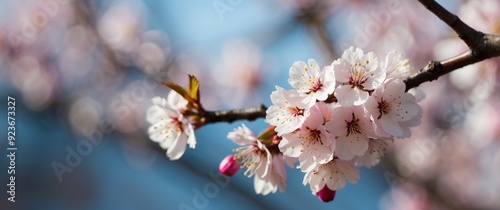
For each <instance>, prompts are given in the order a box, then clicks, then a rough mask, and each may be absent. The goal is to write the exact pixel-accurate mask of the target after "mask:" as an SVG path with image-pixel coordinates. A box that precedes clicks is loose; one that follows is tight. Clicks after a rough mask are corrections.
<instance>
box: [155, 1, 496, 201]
mask: <svg viewBox="0 0 500 210" xmlns="http://www.w3.org/2000/svg"><path fill="white" fill-rule="evenodd" d="M419 2H420V3H421V4H422V5H424V6H425V7H426V8H427V9H428V10H429V11H430V12H432V13H434V14H435V15H436V16H437V17H438V18H439V19H440V20H442V21H443V22H444V23H446V24H447V25H448V26H449V27H450V28H452V29H453V30H454V31H455V32H456V33H457V34H458V35H459V37H460V38H461V39H462V40H463V41H464V42H465V43H466V44H467V46H468V47H469V50H468V51H467V52H465V53H462V54H460V55H457V56H455V57H452V58H449V59H446V60H443V61H430V62H429V64H428V65H427V66H425V67H424V68H422V69H421V70H420V71H418V72H417V73H413V72H412V71H411V69H412V68H411V67H410V62H409V60H408V59H406V58H405V57H404V56H403V55H402V54H401V53H398V52H396V51H392V52H389V53H388V54H387V55H386V56H385V58H383V59H381V58H378V57H377V56H376V55H375V54H374V53H372V52H367V53H365V52H364V51H363V50H362V49H360V48H357V47H350V48H348V49H346V50H345V51H344V52H343V54H342V55H341V57H340V58H338V59H336V60H334V61H333V62H332V63H331V64H330V65H327V66H321V65H319V64H318V63H317V62H316V61H315V60H314V59H309V60H307V61H296V62H294V63H293V64H292V66H291V67H290V69H289V78H288V83H289V85H290V86H291V89H285V88H282V87H279V86H276V90H275V91H273V92H272V93H271V95H270V98H271V101H272V105H271V106H269V107H266V106H265V105H260V106H258V107H253V108H248V109H240V110H223V111H207V110H205V109H204V108H203V106H202V104H201V101H200V97H201V94H200V89H199V86H200V85H199V81H198V79H196V77H195V76H192V75H189V84H188V87H187V88H183V87H181V86H179V85H177V84H174V83H168V82H167V83H164V84H165V85H166V86H168V87H169V88H171V89H172V90H173V91H171V92H170V94H169V95H168V97H167V99H162V98H159V97H156V98H154V99H153V106H152V107H151V108H150V109H149V110H148V113H147V120H148V121H149V123H151V124H152V125H151V127H150V128H149V130H148V132H149V136H150V138H151V140H153V141H155V142H157V143H159V145H160V146H161V147H162V148H163V149H165V150H166V153H167V156H168V158H169V159H170V160H177V159H179V158H180V157H181V156H182V155H183V154H184V152H185V149H186V146H187V145H189V147H190V148H195V145H196V139H195V134H194V131H195V130H196V129H197V128H200V127H202V126H205V125H207V124H210V123H217V122H229V123H230V122H233V121H236V120H248V121H251V120H256V119H258V118H264V119H265V122H266V123H268V124H269V125H270V126H269V128H268V129H266V130H265V131H263V132H262V133H261V134H259V135H256V134H255V133H254V132H253V131H251V130H250V129H249V128H248V127H246V126H245V125H244V124H243V125H241V126H240V127H238V128H235V129H234V130H233V131H231V132H229V133H228V135H227V137H228V139H230V140H232V141H233V142H234V143H236V144H237V145H239V146H240V147H239V148H237V149H235V150H234V151H235V155H229V156H228V157H226V158H225V159H224V160H223V161H222V162H221V164H220V167H219V169H220V171H221V173H222V174H224V175H227V176H232V175H234V174H236V172H237V171H238V169H239V168H240V167H241V168H243V167H244V168H246V171H245V173H244V175H246V176H248V177H252V176H253V177H254V183H255V184H254V186H255V191H256V193H258V194H262V195H266V194H269V193H275V192H276V191H277V190H278V188H279V189H280V190H281V191H284V190H285V189H286V172H285V164H287V165H289V166H290V167H295V165H297V166H296V168H297V169H299V170H300V171H301V172H303V173H305V175H304V180H303V184H304V185H307V184H308V185H309V186H310V189H311V192H312V193H313V194H315V195H317V196H318V197H319V198H320V199H321V200H322V201H325V202H328V201H331V200H333V199H334V197H335V193H336V191H337V190H340V189H341V188H343V187H344V185H345V183H346V182H351V183H355V182H356V181H357V180H358V179H359V171H358V169H357V167H362V166H364V167H372V166H374V165H376V164H378V163H379V161H380V159H381V158H382V156H383V155H384V153H385V152H386V150H387V148H388V146H389V145H390V144H391V143H392V142H393V139H394V138H408V137H410V136H411V130H410V128H411V127H416V126H418V125H419V124H420V121H421V117H422V108H421V107H420V106H419V104H418V102H419V101H420V100H421V99H420V98H419V97H416V95H417V93H418V90H416V87H418V86H419V85H420V84H422V83H424V82H428V81H433V80H436V79H437V78H439V77H440V76H442V75H445V74H448V73H450V72H451V71H453V70H456V69H459V68H462V67H464V66H466V65H470V64H473V63H477V62H479V61H482V60H485V59H488V58H492V57H497V56H500V36H499V35H493V34H483V33H482V32H479V31H477V30H475V29H473V28H471V27H470V26H468V25H467V24H465V23H464V22H462V21H461V20H460V19H459V18H458V17H457V16H456V15H454V14H452V13H450V12H449V11H447V10H446V9H445V8H443V7H442V6H441V5H439V4H438V3H437V2H436V1H433V0H419ZM323 35H324V34H323ZM321 40H328V39H326V38H323V39H321ZM327 42H328V41H327ZM331 46H332V45H329V46H328V49H330V48H331ZM332 54H333V53H332Z"/></svg>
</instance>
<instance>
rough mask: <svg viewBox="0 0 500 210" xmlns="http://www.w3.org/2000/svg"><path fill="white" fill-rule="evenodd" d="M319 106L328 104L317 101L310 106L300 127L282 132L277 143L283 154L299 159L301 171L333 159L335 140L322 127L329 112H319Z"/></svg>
mask: <svg viewBox="0 0 500 210" xmlns="http://www.w3.org/2000/svg"><path fill="white" fill-rule="evenodd" d="M319 107H329V106H328V105H326V104H324V103H318V104H317V105H316V106H314V107H312V109H311V112H310V115H309V117H308V118H307V119H306V121H305V122H304V124H303V125H302V127H301V128H299V129H298V130H296V131H294V132H292V133H287V134H284V135H283V140H281V142H280V143H279V148H280V150H281V151H282V152H283V154H284V155H286V156H290V157H297V158H298V159H299V161H300V168H301V169H302V171H309V170H311V168H313V167H314V166H316V165H317V164H324V163H327V162H329V161H330V160H332V159H333V150H334V149H335V142H334V141H333V136H332V135H331V134H330V133H329V132H328V131H327V130H326V129H325V127H324V123H325V120H324V119H325V118H326V119H329V118H330V115H331V112H327V113H321V110H320V108H319ZM323 110H325V109H323ZM324 115H326V116H324Z"/></svg>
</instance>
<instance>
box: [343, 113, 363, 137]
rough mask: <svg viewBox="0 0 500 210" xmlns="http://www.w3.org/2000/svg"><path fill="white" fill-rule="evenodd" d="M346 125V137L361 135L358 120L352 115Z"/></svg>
mask: <svg viewBox="0 0 500 210" xmlns="http://www.w3.org/2000/svg"><path fill="white" fill-rule="evenodd" d="M346 123H347V136H349V135H351V134H361V131H360V128H359V119H357V118H356V116H354V113H352V120H351V121H350V122H349V121H347V120H346Z"/></svg>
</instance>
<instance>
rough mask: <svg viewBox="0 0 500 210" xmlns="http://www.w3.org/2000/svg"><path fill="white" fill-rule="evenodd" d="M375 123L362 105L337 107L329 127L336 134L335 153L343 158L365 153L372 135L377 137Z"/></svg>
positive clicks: (346, 158)
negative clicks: (374, 129)
mask: <svg viewBox="0 0 500 210" xmlns="http://www.w3.org/2000/svg"><path fill="white" fill-rule="evenodd" d="M372 124H373V123H372V122H371V121H370V119H369V117H368V116H366V114H365V113H364V110H363V108H362V107H360V106H351V107H336V108H334V109H333V111H332V120H330V121H329V122H327V123H326V127H327V129H328V130H329V131H330V132H331V133H332V134H333V135H334V136H335V141H336V147H335V153H334V154H335V155H336V156H338V157H339V158H340V159H341V160H350V159H352V158H353V157H354V156H356V155H358V156H361V155H363V154H365V152H366V150H367V149H368V141H369V139H370V137H375V133H374V132H373V125H372Z"/></svg>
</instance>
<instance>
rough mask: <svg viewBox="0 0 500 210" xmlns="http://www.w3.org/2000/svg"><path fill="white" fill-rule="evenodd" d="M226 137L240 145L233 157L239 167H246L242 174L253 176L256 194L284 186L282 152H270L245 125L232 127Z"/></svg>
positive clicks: (284, 173) (284, 172)
mask: <svg viewBox="0 0 500 210" xmlns="http://www.w3.org/2000/svg"><path fill="white" fill-rule="evenodd" d="M227 137H228V138H229V139H231V140H233V142H235V143H236V144H238V145H241V146H242V147H240V148H237V149H235V150H234V151H235V152H236V155H235V158H236V159H237V160H238V161H239V163H240V165H241V167H246V168H247V170H246V171H245V173H244V175H245V176H247V177H252V176H254V175H255V177H254V188H255V192H256V193H257V194H262V195H267V194H269V193H271V192H273V193H274V192H276V190H277V189H278V187H279V188H280V189H281V191H284V190H285V188H286V183H285V181H286V171H285V161H284V159H283V156H282V154H271V153H270V152H269V150H268V149H267V147H266V146H265V145H264V144H262V143H261V142H260V140H258V139H257V137H256V136H255V134H254V133H253V132H252V131H251V130H250V129H248V127H246V126H245V125H242V126H241V127H239V128H236V129H234V131H233V132H230V133H229V134H228V135H227Z"/></svg>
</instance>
